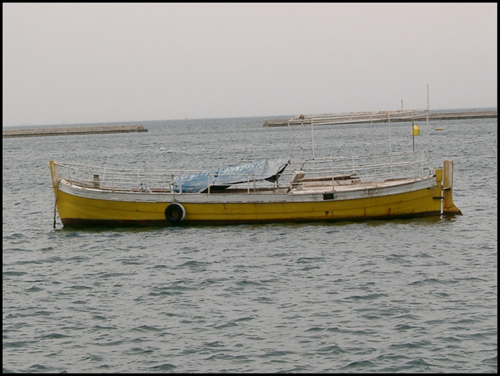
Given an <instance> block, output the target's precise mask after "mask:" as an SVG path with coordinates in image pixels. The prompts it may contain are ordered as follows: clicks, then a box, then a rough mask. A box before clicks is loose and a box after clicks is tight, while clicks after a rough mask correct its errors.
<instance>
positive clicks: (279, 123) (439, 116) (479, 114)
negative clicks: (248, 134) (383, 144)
mask: <svg viewBox="0 0 500 376" xmlns="http://www.w3.org/2000/svg"><path fill="white" fill-rule="evenodd" d="M333 115H334V114H333ZM496 117H498V111H467V112H430V113H429V121H432V120H457V119H479V118H496ZM426 118H427V115H416V116H415V117H414V118H413V120H415V121H422V120H426ZM288 120H289V119H272V120H264V123H263V126H264V127H284V126H287V125H288ZM411 120H412V119H410V120H408V119H391V122H398V121H411ZM370 122H372V123H387V119H377V120H373V119H371V118H370V116H366V117H362V116H359V113H354V112H353V113H352V116H350V114H345V120H344V121H342V119H340V121H339V122H337V124H354V123H370Z"/></svg>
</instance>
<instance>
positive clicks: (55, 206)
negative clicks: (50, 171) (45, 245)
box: [54, 181, 60, 228]
mask: <svg viewBox="0 0 500 376" xmlns="http://www.w3.org/2000/svg"><path fill="white" fill-rule="evenodd" d="M59 184H60V181H58V182H57V187H56V198H55V200H54V228H56V210H57V196H58V194H59Z"/></svg>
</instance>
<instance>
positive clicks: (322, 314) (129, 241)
mask: <svg viewBox="0 0 500 376" xmlns="http://www.w3.org/2000/svg"><path fill="white" fill-rule="evenodd" d="M263 120H265V118H235V119H198V120H188V119H186V120H175V121H174V120H170V121H152V122H143V123H142V124H143V125H144V126H145V128H147V129H148V132H147V133H124V134H108V135H90V134H89V135H68V136H52V137H30V138H9V139H4V140H3V148H2V149H3V182H2V188H3V189H2V191H3V192H2V196H3V211H2V214H3V234H2V237H3V275H2V280H3V302H2V303H3V304H2V308H3V309H2V314H3V323H2V329H3V359H2V360H3V371H4V372H22V373H24V372H37V373H56V372H57V373H60V372H89V373H90V372H112V373H117V372H142V373H145V372H148V373H154V372H159V373H160V372H172V373H181V372H192V373H195V372H199V373H202V372H213V373H216V372H217V373H218V372H309V373H313V372H315V373H326V372H330V373H342V372H353V373H355V372H356V373H357V372H360V373H368V372H384V373H385V372H388V373H390V372H429V373H430V372H436V373H437V372H445V373H455V372H457V373H458V372H463V373H469V372H478V373H479V372H480V373H496V372H497V363H498V357H497V351H498V342H497V339H498V337H497V336H498V331H497V328H498V326H497V309H498V305H497V286H498V284H497V256H498V253H497V250H498V248H497V161H498V160H497V150H498V147H497V119H474V120H451V121H433V122H430V123H429V125H426V124H425V123H422V124H418V125H419V127H420V129H421V133H420V136H418V137H415V138H412V137H411V127H412V124H411V123H392V124H357V125H338V126H318V127H315V128H314V129H313V130H311V129H310V128H305V127H304V128H301V127H294V128H293V129H289V128H287V127H276V128H265V127H263V126H262V122H263ZM134 123H137V122H134ZM89 125H95V124H89ZM66 126H67V125H66ZM435 128H443V130H442V131H436V130H435ZM311 136H314V143H313V142H312V140H311ZM389 141H390V146H388V144H389ZM413 145H415V147H416V148H418V149H422V148H424V149H429V150H430V151H431V159H432V160H433V162H434V167H439V166H441V165H442V161H443V159H452V160H453V161H454V202H455V204H456V205H457V206H458V207H459V208H460V209H461V211H462V213H463V215H462V216H455V217H448V218H440V217H436V218H427V219H408V220H401V219H398V220H389V221H379V220H369V221H357V222H351V221H343V222H338V223H310V224H292V223H284V224H266V225H232V226H193V227H165V228H117V229H99V228H94V229H80V230H74V229H67V228H64V227H63V226H62V224H61V222H60V219H59V217H58V215H57V212H55V213H54V197H53V190H52V186H51V181H50V171H49V160H52V159H53V160H57V161H60V162H71V163H82V164H89V165H97V166H102V165H107V166H110V167H134V168H147V169H162V168H165V169H172V168H175V169H179V168H186V169H202V168H206V169H210V168H215V167H222V166H226V165H232V164H238V163H244V162H251V161H254V160H261V159H265V158H274V157H286V156H288V155H290V154H292V153H294V155H302V157H303V158H306V157H311V156H312V154H313V153H314V155H316V156H320V155H325V154H328V155H337V156H340V155H341V156H351V155H353V156H354V155H360V154H366V153H371V152H374V151H388V150H390V151H394V152H395V151H411V150H412V148H413ZM54 218H55V219H56V225H55V228H54V227H53V225H54Z"/></svg>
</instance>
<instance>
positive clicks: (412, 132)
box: [411, 120, 415, 154]
mask: <svg viewBox="0 0 500 376" xmlns="http://www.w3.org/2000/svg"><path fill="white" fill-rule="evenodd" d="M411 136H412V138H413V154H415V122H414V121H413V120H412V121H411Z"/></svg>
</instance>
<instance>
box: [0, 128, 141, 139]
mask: <svg viewBox="0 0 500 376" xmlns="http://www.w3.org/2000/svg"><path fill="white" fill-rule="evenodd" d="M147 131H148V130H147V129H145V128H144V126H143V125H104V126H98V127H67V128H36V129H12V130H4V131H3V137H38V136H67V135H77V134H106V133H129V132H147Z"/></svg>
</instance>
